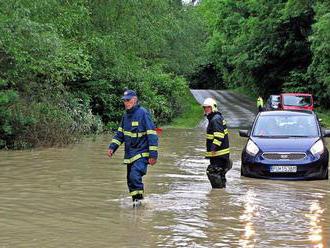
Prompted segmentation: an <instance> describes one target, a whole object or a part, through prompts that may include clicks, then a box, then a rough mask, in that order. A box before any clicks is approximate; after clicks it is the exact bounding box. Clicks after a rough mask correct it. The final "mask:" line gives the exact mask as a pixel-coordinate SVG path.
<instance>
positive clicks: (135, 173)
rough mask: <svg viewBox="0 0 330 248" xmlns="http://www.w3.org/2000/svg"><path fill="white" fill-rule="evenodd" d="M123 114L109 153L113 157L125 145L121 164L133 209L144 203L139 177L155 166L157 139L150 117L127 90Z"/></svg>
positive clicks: (130, 91)
mask: <svg viewBox="0 0 330 248" xmlns="http://www.w3.org/2000/svg"><path fill="white" fill-rule="evenodd" d="M122 100H123V101H124V105H125V109H126V113H125V114H124V116H123V118H122V120H121V124H120V127H119V128H118V130H117V132H116V135H115V136H114V137H113V139H112V141H111V144H110V145H109V149H108V156H109V157H112V155H113V154H114V152H115V151H116V150H117V149H118V147H119V146H120V145H121V144H122V143H125V156H124V163H125V164H127V185H128V189H129V192H130V195H131V196H132V199H133V207H136V206H139V205H140V204H141V200H142V199H143V193H144V186H143V183H142V177H143V176H144V175H145V174H146V173H147V168H148V164H150V165H154V164H156V162H157V157H158V152H157V150H158V136H157V133H156V131H155V125H154V123H153V121H152V119H151V115H150V113H149V112H148V111H147V110H146V109H145V108H143V107H141V106H140V105H139V104H138V99H137V95H136V93H135V91H133V90H126V91H125V92H124V96H123V97H122Z"/></svg>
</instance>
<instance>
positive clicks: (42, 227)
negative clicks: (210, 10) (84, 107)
mask: <svg viewBox="0 0 330 248" xmlns="http://www.w3.org/2000/svg"><path fill="white" fill-rule="evenodd" d="M204 137H205V135H204V131H203V130H202V129H190V130H182V129H181V130H180V129H165V130H164V132H163V135H162V137H161V140H160V158H159V162H158V164H157V165H155V166H154V167H151V168H149V171H148V174H147V176H145V178H144V181H145V185H146V199H145V203H144V205H143V206H142V207H140V208H138V209H133V208H132V206H131V199H130V197H129V196H128V194H127V188H126V178H125V177H126V169H125V167H124V166H123V165H122V155H123V152H122V150H120V151H119V152H118V153H117V154H116V155H115V157H114V158H113V159H111V160H110V159H108V158H107V157H106V155H105V153H106V147H107V144H108V142H109V141H110V139H111V137H110V136H101V137H98V138H97V139H95V140H93V139H86V140H85V141H84V142H82V143H81V144H77V145H74V146H71V147H67V148H64V149H41V150H32V151H3V152H0V157H1V160H0V218H1V219H0V247H330V214H329V206H330V188H329V181H277V180H260V179H259V180H258V179H251V178H244V177H240V153H241V150H242V148H243V145H244V143H245V141H246V140H245V139H244V138H241V137H239V136H238V130H230V141H231V149H232V154H231V158H232V160H233V162H234V163H233V169H232V170H231V171H230V172H229V173H228V174H227V178H228V183H227V188H226V189H211V186H210V185H209V182H208V180H207V177H206V174H205V169H206V167H207V164H208V163H207V160H205V159H203V157H202V154H203V151H204V142H205V140H204Z"/></svg>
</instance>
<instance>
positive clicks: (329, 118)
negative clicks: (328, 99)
mask: <svg viewBox="0 0 330 248" xmlns="http://www.w3.org/2000/svg"><path fill="white" fill-rule="evenodd" d="M315 112H316V113H317V116H318V118H319V119H322V121H321V125H322V126H323V127H325V128H330V110H324V109H321V108H317V109H316V110H315Z"/></svg>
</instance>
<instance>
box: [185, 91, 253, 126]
mask: <svg viewBox="0 0 330 248" xmlns="http://www.w3.org/2000/svg"><path fill="white" fill-rule="evenodd" d="M191 93H192V94H193V96H194V97H195V98H196V100H197V101H198V102H199V103H200V104H202V103H203V101H204V100H205V99H206V98H208V97H211V98H213V99H215V100H216V101H217V102H218V109H219V111H220V112H221V113H222V115H223V116H224V118H225V120H226V121H227V126H228V127H229V128H246V127H249V126H250V125H251V124H252V122H253V120H254V117H255V115H256V113H257V107H256V103H255V102H253V101H251V100H250V99H248V98H247V97H246V96H243V95H240V94H238V93H234V92H231V91H227V90H191ZM200 126H201V127H203V128H205V127H206V126H207V120H206V119H204V120H203V121H202V122H201V123H200Z"/></svg>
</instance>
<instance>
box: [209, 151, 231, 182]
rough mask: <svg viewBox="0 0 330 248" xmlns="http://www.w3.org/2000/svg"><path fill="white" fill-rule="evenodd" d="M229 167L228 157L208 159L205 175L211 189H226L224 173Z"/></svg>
mask: <svg viewBox="0 0 330 248" xmlns="http://www.w3.org/2000/svg"><path fill="white" fill-rule="evenodd" d="M231 167H232V164H231V161H230V159H229V156H223V157H215V158H210V165H209V166H208V167H207V170H206V174H207V176H208V178H209V180H210V183H211V186H212V188H224V187H226V173H227V172H228V171H229V170H230V169H231Z"/></svg>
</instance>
